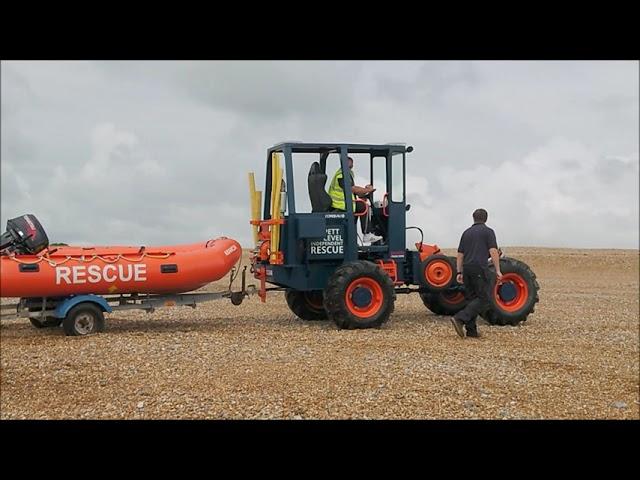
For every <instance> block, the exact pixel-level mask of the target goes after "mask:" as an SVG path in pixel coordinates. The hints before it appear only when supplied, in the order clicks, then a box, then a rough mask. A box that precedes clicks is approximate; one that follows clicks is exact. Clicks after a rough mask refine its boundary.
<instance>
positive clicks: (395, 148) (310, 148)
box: [263, 142, 412, 220]
mask: <svg viewBox="0 0 640 480" xmlns="http://www.w3.org/2000/svg"><path fill="white" fill-rule="evenodd" d="M411 150H412V148H410V149H407V146H406V144H403V143H389V144H361V143H302V142H282V143H278V144H276V145H274V146H272V147H271V148H269V149H268V150H267V169H266V175H265V178H266V182H265V192H264V198H265V199H268V198H271V161H270V160H271V156H272V154H273V153H274V152H275V153H282V154H283V155H284V164H285V166H286V168H285V175H286V177H285V181H286V185H287V208H288V212H289V214H294V215H295V214H296V206H295V190H294V189H295V186H294V180H293V172H292V165H293V157H292V154H293V153H317V154H319V155H320V162H319V163H320V169H321V171H322V172H323V173H325V174H326V165H327V157H328V156H329V155H330V154H331V153H339V154H340V165H341V168H342V171H343V172H346V171H348V169H349V168H348V165H347V157H348V155H349V154H351V153H365V154H369V155H370V170H369V171H370V175H371V183H372V184H373V158H375V157H385V158H386V159H387V166H386V174H387V175H386V176H387V186H386V187H387V192H390V190H391V189H390V185H392V184H393V178H391V177H392V175H393V173H392V168H391V165H390V163H389V162H390V161H391V157H392V155H394V154H397V153H402V154H403V165H402V184H403V195H402V202H398V203H404V202H405V191H406V185H405V168H406V167H405V161H404V154H405V153H407V152H411ZM343 178H344V180H345V182H344V183H345V202H346V205H345V206H346V208H347V212H353V205H352V203H353V201H352V197H351V193H352V191H351V187H352V183H351V176H350V175H344V176H343ZM389 201H392V199H391V198H389ZM263 218H264V219H265V220H268V219H270V218H271V212H270V205H269V202H265V203H264V207H263Z"/></svg>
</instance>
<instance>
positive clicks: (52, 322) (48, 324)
mask: <svg viewBox="0 0 640 480" xmlns="http://www.w3.org/2000/svg"><path fill="white" fill-rule="evenodd" d="M29 321H30V322H31V325H33V326H34V327H36V328H52V327H59V326H60V324H61V323H62V318H56V317H46V318H45V319H44V320H41V319H39V318H30V319H29Z"/></svg>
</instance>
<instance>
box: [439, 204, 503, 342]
mask: <svg viewBox="0 0 640 480" xmlns="http://www.w3.org/2000/svg"><path fill="white" fill-rule="evenodd" d="M487 217H488V214H487V211H486V210H484V209H483V208H479V209H477V210H476V211H475V212H473V225H472V226H471V227H469V228H467V229H466V230H465V231H464V233H463V234H462V237H461V238H460V245H459V246H458V256H457V261H456V266H457V269H458V275H457V277H456V279H457V281H458V282H460V283H462V284H464V290H465V297H466V298H467V300H468V301H469V303H468V304H467V306H466V307H465V308H464V309H463V310H460V311H459V312H458V313H456V314H455V315H454V316H453V317H451V322H452V323H453V327H454V328H455V329H456V333H457V334H458V335H459V336H460V337H462V338H464V330H463V326H464V329H465V330H466V332H467V337H475V338H477V337H479V336H480V334H479V333H478V326H477V324H476V317H477V316H478V314H479V313H482V312H484V311H485V310H486V309H487V308H489V306H490V303H489V301H490V300H489V295H491V293H490V291H489V288H490V285H491V281H490V277H489V275H490V274H489V266H488V264H487V259H488V258H489V257H491V261H492V262H493V265H494V267H495V268H496V275H497V281H498V282H499V281H500V280H502V272H501V271H500V255H499V253H498V244H497V242H496V234H495V232H494V231H493V230H492V229H491V228H489V227H487V226H486V225H485V223H486V221H487Z"/></svg>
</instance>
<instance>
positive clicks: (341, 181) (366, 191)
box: [338, 178, 375, 197]
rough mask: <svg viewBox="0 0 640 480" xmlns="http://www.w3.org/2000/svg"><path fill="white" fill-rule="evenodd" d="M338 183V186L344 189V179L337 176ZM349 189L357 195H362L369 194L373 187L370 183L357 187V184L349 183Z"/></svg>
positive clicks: (373, 189)
mask: <svg viewBox="0 0 640 480" xmlns="http://www.w3.org/2000/svg"><path fill="white" fill-rule="evenodd" d="M338 185H340V188H342V190H344V179H342V178H339V179H338ZM351 191H352V192H353V193H354V194H355V195H358V196H359V197H364V196H366V195H369V194H370V193H371V192H374V191H375V188H373V187H372V186H371V185H367V186H366V187H359V186H357V185H351Z"/></svg>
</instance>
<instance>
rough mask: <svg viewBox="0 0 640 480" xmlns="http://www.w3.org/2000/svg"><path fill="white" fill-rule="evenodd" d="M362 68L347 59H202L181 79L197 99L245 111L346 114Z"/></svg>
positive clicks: (352, 106)
mask: <svg viewBox="0 0 640 480" xmlns="http://www.w3.org/2000/svg"><path fill="white" fill-rule="evenodd" d="M358 72H359V68H358V66H357V65H353V64H350V63H343V62H245V61H237V62H229V63H227V62H212V63H198V62H196V63H193V64H191V65H189V66H188V68H187V69H185V70H184V72H183V75H181V84H182V86H183V87H184V88H185V89H187V90H188V91H189V92H190V93H191V94H192V95H193V96H194V98H195V99H197V100H200V101H204V102H206V103H208V104H210V105H211V106H213V107H216V108H225V109H229V110H232V111H239V112H242V113H243V114H249V115H251V114H257V115H263V116H268V117H271V118H278V117H279V116H282V115H289V114H296V113H297V114H303V115H305V116H306V115H321V116H326V115H345V114H347V113H349V112H352V111H353V108H354V104H353V93H354V91H355V89H356V88H357V78H358Z"/></svg>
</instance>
